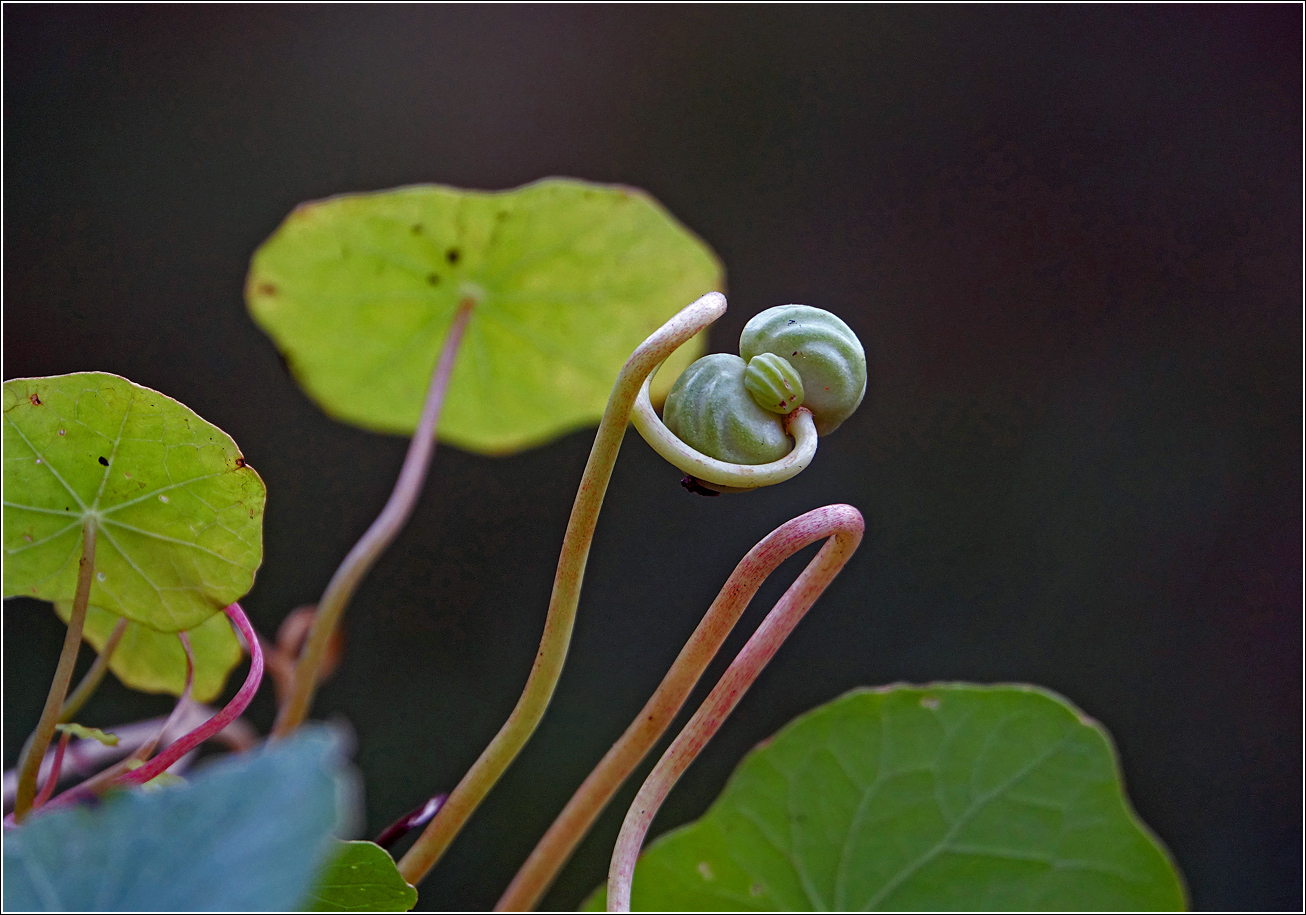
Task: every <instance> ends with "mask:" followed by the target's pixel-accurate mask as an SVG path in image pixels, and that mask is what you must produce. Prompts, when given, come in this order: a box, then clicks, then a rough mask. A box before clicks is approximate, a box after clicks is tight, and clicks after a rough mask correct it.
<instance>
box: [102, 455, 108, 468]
mask: <svg viewBox="0 0 1306 915" xmlns="http://www.w3.org/2000/svg"><path fill="white" fill-rule="evenodd" d="M100 466H101V467H108V466H109V459H108V458H107V457H104V456H103V455H101V456H100Z"/></svg>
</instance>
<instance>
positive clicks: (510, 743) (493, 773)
mask: <svg viewBox="0 0 1306 915" xmlns="http://www.w3.org/2000/svg"><path fill="white" fill-rule="evenodd" d="M725 310H726V298H725V296H723V295H721V293H719V292H709V293H708V294H707V295H705V296H703V297H702V298H700V299H698V300H697V301H695V302H693V303H692V304H690V305H688V306H686V307H685V308H683V309H681V310H680V312H679V313H677V314H676V315H675V317H673V318H672V319H671V320H670V321H668V322H667V323H666V324H664V325H662V326H661V327H660V328H658V329H657V330H656V331H654V332H653V334H652V336H650V337H649V338H648V339H647V340H645V341H644V342H643V343H641V344H640V345H639V346H638V347H637V348H636V349H635V352H634V353H632V354H631V356H630V358H629V359H627V360H626V364H625V365H624V366H622V368H621V371H620V372H619V373H618V374H617V380H616V383H615V384H614V385H613V387H612V394H611V395H610V396H609V397H608V405H607V407H606V408H605V409H604V411H603V418H602V419H601V420H600V421H599V429H598V432H597V433H596V434H595V436H594V446H593V447H592V448H591V449H590V456H589V460H588V461H587V462H586V464H585V472H584V474H583V475H582V476H581V480H580V488H579V490H578V491H577V493H576V501H575V502H574V503H573V504H572V508H571V517H570V519H569V520H568V522H567V533H566V534H565V535H564V536H563V540H562V554H561V556H559V558H558V571H557V573H556V575H555V576H554V579H553V593H552V595H551V596H550V598H549V612H548V615H547V616H546V617H545V620H544V635H543V636H542V638H541V639H540V648H539V651H538V652H537V653H536V655H535V663H534V664H533V665H532V667H531V672H530V676H529V677H528V678H527V680H526V687H525V689H523V691H522V694H521V698H519V699H518V700H517V704H516V706H514V708H513V710H512V714H510V715H509V716H508V720H507V721H506V722H504V724H503V727H501V728H500V729H499V733H497V734H495V735H494V739H493V740H491V741H490V743H489V745H488V746H487V747H486V748H485V749H484V750H483V751H482V752H481V755H480V757H479V758H477V760H476V762H474V763H473V764H472V767H471V768H470V769H468V770H467V773H466V774H465V775H464V776H463V777H462V780H461V781H459V782H458V785H457V787H455V788H454V790H453V791H452V793H450V795H449V798H448V800H446V801H445V803H444V806H443V807H441V808H440V812H439V813H437V814H436V815H435V819H433V820H432V821H431V822H430V823H429V824H428V825H427V827H426V829H424V830H423V831H422V834H421V836H419V837H418V839H417V841H416V842H415V843H413V846H412V847H411V848H410V849H409V850H408V853H407V854H405V855H404V856H403V857H402V858H401V859H400V860H399V873H400V874H402V875H403V878H404V879H405V880H407V881H408V882H409V883H410V884H412V885H414V886H416V885H417V884H418V883H420V882H421V881H422V879H423V878H424V877H425V876H426V875H427V874H428V873H429V872H430V870H431V868H432V867H434V866H435V863H436V862H437V861H439V860H440V856H441V855H443V854H444V851H445V849H447V848H448V847H449V844H450V843H451V842H452V841H453V840H454V837H455V836H457V835H458V832H459V830H461V829H462V826H463V824H464V823H466V822H467V818H468V817H470V816H471V815H472V811H474V810H475V809H476V808H477V806H478V805H479V804H480V803H481V800H482V799H483V798H484V797H485V795H486V794H488V793H489V791H490V789H491V788H493V787H494V784H495V783H496V782H497V781H498V780H499V777H500V776H501V775H502V774H503V772H504V770H505V769H507V768H508V765H509V764H510V763H511V762H512V761H513V759H515V758H516V756H517V754H518V753H519V752H520V751H521V748H522V747H523V746H525V744H526V741H527V740H529V739H530V736H531V734H533V733H534V732H535V728H536V726H537V725H538V724H539V723H540V719H541V718H543V717H544V711H545V709H547V708H548V705H549V700H550V699H551V698H552V697H553V690H554V687H556V686H557V684H558V678H559V677H560V676H561V675H562V665H563V662H564V661H565V660H566V658H567V645H568V643H569V642H570V641H571V629H572V625H573V624H574V623H575V621H576V606H577V604H578V603H579V602H580V588H581V580H582V579H583V578H584V575H585V561H586V559H587V558H588V557H589V550H590V543H591V541H592V540H593V539H594V527H595V525H596V524H597V523H598V518H599V509H600V508H601V507H602V506H603V496H604V494H605V493H606V492H607V490H608V481H609V479H611V477H612V468H613V465H614V464H615V463H616V461H617V452H618V451H620V450H621V440H622V438H623V437H624V435H625V433H626V425H627V423H629V421H630V411H631V408H632V407H633V405H634V403H635V398H636V396H637V395H638V394H639V390H640V386H641V385H643V383H644V379H645V378H647V377H648V376H649V374H650V373H651V372H652V371H653V369H655V368H656V367H657V366H659V365H661V364H662V362H663V360H665V359H666V358H667V357H668V356H669V355H671V353H672V352H674V351H675V350H676V348H677V347H679V346H681V345H682V344H684V343H685V342H686V341H688V340H689V339H691V338H692V337H693V336H694V335H695V334H697V333H698V332H699V331H701V330H702V329H703V328H705V327H707V326H708V325H709V324H711V323H712V322H713V321H715V320H716V319H717V318H719V317H721V315H723V314H725Z"/></svg>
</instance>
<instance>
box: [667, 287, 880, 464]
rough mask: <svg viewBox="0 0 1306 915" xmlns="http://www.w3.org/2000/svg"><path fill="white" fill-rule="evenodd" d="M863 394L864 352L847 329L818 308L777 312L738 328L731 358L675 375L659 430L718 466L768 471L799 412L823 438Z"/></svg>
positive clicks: (786, 448) (787, 446) (708, 360)
mask: <svg viewBox="0 0 1306 915" xmlns="http://www.w3.org/2000/svg"><path fill="white" fill-rule="evenodd" d="M865 394H866V351H865V350H864V349H863V348H862V344H861V341H860V340H858V339H857V335H856V334H854V333H853V332H852V329H851V328H849V327H848V325H847V324H845V323H844V322H843V321H841V320H840V319H839V318H837V317H836V316H835V315H833V314H831V313H830V312H828V311H825V310H823V309H820V308H813V307H811V306H810V305H778V306H776V307H775V308H768V309H767V310H766V311H763V312H760V313H759V314H757V315H755V316H754V317H753V318H752V320H750V321H749V322H748V324H746V325H745V326H744V332H743V334H741V335H740V338H739V355H738V356H733V355H731V354H729V353H716V354H713V355H710V356H704V357H703V358H702V359H699V360H698V361H697V362H695V363H694V364H693V365H691V366H690V367H689V368H688V369H686V370H685V371H684V373H683V374H681V376H680V378H678V379H677V380H676V383H675V385H674V386H673V387H672V388H671V392H670V393H669V394H668V395H667V401H666V407H665V409H664V411H663V422H665V423H666V426H667V428H668V429H670V430H671V431H672V432H673V433H675V434H676V436H678V437H679V438H680V439H681V440H682V441H683V442H684V443H685V444H687V445H689V446H690V447H692V448H695V449H697V450H698V451H700V452H702V453H703V454H706V455H708V456H710V457H713V458H716V459H717V460H720V461H726V462H729V463H732V464H750V465H752V464H769V463H772V462H775V461H778V460H780V459H782V458H783V457H784V456H785V455H787V454H788V453H789V452H790V450H791V449H792V447H793V443H792V442H791V440H790V438H789V435H788V434H787V433H786V426H785V417H786V416H787V415H789V414H791V413H792V412H793V411H794V410H797V409H799V408H800V407H806V408H807V409H808V410H809V411H810V412H811V414H812V419H813V420H814V421H815V424H816V431H817V434H818V435H828V434H830V433H831V432H833V431H834V430H835V429H836V428H838V427H839V425H840V424H841V423H842V422H843V421H844V420H845V419H847V418H848V417H849V416H851V415H852V412H853V411H854V410H856V409H857V406H858V404H860V403H861V402H862V398H863V397H864V396H865Z"/></svg>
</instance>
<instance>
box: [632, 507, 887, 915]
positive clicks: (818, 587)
mask: <svg viewBox="0 0 1306 915" xmlns="http://www.w3.org/2000/svg"><path fill="white" fill-rule="evenodd" d="M831 508H840V509H843V510H844V512H845V514H844V517H843V518H842V519H841V522H840V524H839V526H838V527H839V529H838V531H837V532H836V533H835V534H834V536H833V537H832V539H831V540H829V541H828V542H827V543H826V544H825V546H823V547H821V551H820V552H819V553H817V554H816V558H815V559H813V560H812V562H811V563H810V564H809V565H808V566H807V568H806V569H804V570H803V572H802V574H801V575H799V576H798V580H797V581H795V582H794V583H793V584H792V585H791V586H790V587H789V590H788V591H786V592H785V593H784V596H783V597H781V598H780V600H779V601H778V602H777V603H776V605H775V606H774V607H773V608H772V609H771V612H770V613H768V614H767V615H766V619H764V620H763V621H762V624H761V625H760V626H758V627H757V631H756V632H754V633H753V635H752V637H751V638H749V640H748V642H747V644H745V645H744V647H743V649H742V650H741V651H740V652H739V654H738V655H737V656H736V657H735V659H734V661H732V662H731V663H730V666H729V667H728V668H727V669H726V672H725V673H724V674H723V675H722V676H721V679H720V680H719V681H718V682H717V685H716V686H715V687H713V689H712V692H711V693H709V694H708V697H707V699H706V700H704V702H703V704H702V706H700V707H699V709H698V711H697V712H695V713H694V717H692V718H691V719H689V723H688V724H687V725H685V727H684V729H683V730H682V731H681V732H680V734H679V735H677V737H676V739H675V740H673V741H672V742H671V746H670V747H668V748H667V751H666V752H665V753H663V754H662V758H661V759H659V760H658V762H657V765H655V766H654V767H653V771H652V772H650V773H649V776H648V778H647V779H645V780H644V784H643V786H641V787H640V789H639V793H637V794H636V795H635V800H634V802H633V803H632V804H631V805H630V810H629V811H628V812H627V813H626V819H625V821H624V822H623V823H622V825H621V832H620V833H619V834H618V836H617V843H616V847H615V848H614V849H613V852H612V863H611V866H610V867H609V869H608V911H609V912H629V911H630V889H631V881H632V879H633V878H634V875H635V861H636V859H637V858H638V857H639V850H640V847H641V846H642V845H643V844H644V836H645V835H646V834H647V833H648V828H649V825H650V824H651V823H652V822H653V817H654V815H655V814H656V813H657V811H658V808H659V807H660V806H661V805H662V801H663V800H664V799H665V798H666V796H667V793H668V792H670V790H671V788H672V786H674V785H675V783H676V781H677V779H679V778H680V776H681V774H682V773H683V772H684V771H685V770H686V769H687V768H688V767H689V764H690V763H691V762H693V761H694V758H695V757H696V756H698V754H699V752H700V751H701V750H702V749H703V747H704V746H706V745H707V742H708V741H709V740H711V739H712V736H713V735H714V734H715V733H716V732H717V730H718V729H719V728H720V727H721V724H722V722H724V721H725V719H726V717H727V716H728V715H729V714H730V712H731V711H733V710H734V707H735V706H736V705H738V704H739V700H740V699H742V698H743V696H744V693H745V692H747V691H748V688H749V687H750V686H752V685H753V681H755V680H756V679H757V677H758V674H760V673H761V672H762V668H764V667H765V666H766V665H767V662H768V661H770V660H771V658H772V657H774V656H775V653H776V651H777V650H778V649H779V647H780V645H781V643H783V642H784V640H785V639H786V638H788V637H789V634H790V633H791V632H793V630H794V627H795V626H796V625H798V621H799V620H801V619H802V618H803V615H804V614H806V613H807V611H808V610H809V609H810V608H811V606H812V604H813V603H815V601H816V599H817V598H818V597H819V596H820V595H821V592H822V591H824V590H825V588H826V587H827V586H828V585H829V584H830V582H831V581H832V580H833V579H834V577H835V576H836V575H837V574H839V570H840V569H841V568H843V565H844V563H845V562H847V561H848V557H849V556H851V555H852V553H853V551H854V550H856V549H857V545H858V544H859V543H860V542H861V539H862V530H863V522H862V516H861V514H860V513H859V512H858V511H857V510H856V509H854V508H851V507H850V506H831Z"/></svg>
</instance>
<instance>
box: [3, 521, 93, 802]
mask: <svg viewBox="0 0 1306 915" xmlns="http://www.w3.org/2000/svg"><path fill="white" fill-rule="evenodd" d="M94 572H95V518H93V517H88V518H87V519H86V522H85V524H84V525H83V527H82V558H81V560H80V561H79V562H78V566H77V590H76V591H75V592H74V594H73V609H72V613H71V614H70V615H69V617H68V631H67V632H66V633H65V634H64V640H63V649H62V650H61V651H60V653H59V664H58V666H57V667H55V671H54V680H53V681H52V682H51V683H50V692H49V694H48V695H47V696H46V697H45V708H44V709H42V711H41V719H40V721H38V722H37V725H36V729H35V730H34V731H32V736H31V737H29V738H28V739H27V743H26V745H25V746H24V747H23V752H22V755H21V758H20V759H19V761H18V794H17V797H16V798H15V799H14V822H15V823H21V822H22V821H23V819H24V818H25V817H26V816H27V814H28V813H29V812H30V811H31V809H32V802H33V801H34V800H36V773H37V770H38V769H39V768H40V766H41V760H43V759H44V758H45V750H46V748H47V747H48V746H50V738H51V737H53V736H54V728H55V725H57V724H58V723H59V714H60V712H62V711H63V700H64V696H66V695H67V694H68V684H69V683H70V682H71V681H72V678H73V668H74V667H75V666H76V664H77V652H78V650H79V649H80V648H81V646H82V627H83V626H84V625H85V623H86V607H87V604H89V603H90V599H91V578H92V575H93V574H94Z"/></svg>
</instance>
